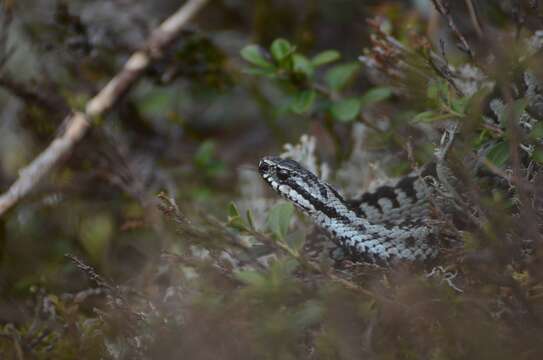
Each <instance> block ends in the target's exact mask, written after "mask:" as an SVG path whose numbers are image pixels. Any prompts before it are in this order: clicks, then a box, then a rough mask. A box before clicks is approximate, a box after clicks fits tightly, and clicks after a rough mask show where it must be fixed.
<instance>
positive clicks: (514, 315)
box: [0, 0, 543, 359]
mask: <svg viewBox="0 0 543 360" xmlns="http://www.w3.org/2000/svg"><path fill="white" fill-rule="evenodd" d="M440 3H446V4H448V9H449V11H450V13H449V14H450V16H451V19H452V20H453V21H454V22H455V25H456V26H457V31H455V30H454V29H451V27H450V26H449V24H450V22H449V21H450V19H449V18H447V16H444V17H443V16H441V15H440V14H439V13H438V12H436V11H435V10H434V7H433V5H432V1H428V0H420V1H415V0H413V1H393V0H389V1H363V2H361V1H355V0H341V1H326V0H312V1H299V0H255V1H251V2H246V1H239V0H217V1H212V2H211V3H210V4H208V5H207V7H206V8H204V10H203V11H202V13H201V14H199V16H198V17H197V18H196V19H195V20H194V21H193V22H192V23H191V25H190V26H189V27H187V29H186V30H185V31H184V32H183V33H182V35H181V36H180V37H179V39H178V40H176V42H175V44H173V46H172V47H171V48H170V49H169V50H168V51H167V52H166V53H164V54H163V58H161V59H160V60H159V61H157V62H155V63H153V65H152V66H151V67H150V68H149V69H148V71H147V72H146V74H145V76H144V78H143V79H141V81H140V82H139V83H138V85H137V86H136V87H135V88H134V89H132V91H131V92H130V93H129V94H128V95H127V96H125V97H124V98H123V99H122V101H121V103H120V104H119V105H118V106H117V107H116V108H115V109H114V110H113V111H112V112H111V113H110V114H108V115H107V116H106V117H105V118H103V119H99V120H98V121H97V122H96V124H94V127H93V129H92V131H91V132H90V134H88V136H87V137H86V138H85V139H84V140H83V141H82V142H81V143H80V144H78V146H77V147H76V149H75V151H74V153H73V154H71V155H70V156H69V158H67V159H65V161H64V162H63V163H62V165H61V166H59V167H58V169H57V170H55V172H54V173H53V174H51V175H50V176H49V177H48V178H47V180H46V181H44V182H43V183H42V184H39V186H38V187H37V188H36V189H35V191H34V192H33V193H32V194H31V196H30V197H28V198H27V199H25V200H24V201H23V202H21V203H20V204H18V205H17V206H16V207H15V208H14V209H12V210H11V211H10V212H9V213H8V214H6V215H4V216H3V217H2V218H0V295H1V296H0V359H4V358H5V359H74V358H78V359H179V358H188V359H217V358H218V359H361V358H383V359H394V358H400V359H418V358H428V359H481V358H485V359H486V358H492V359H510V358H519V359H538V358H540V357H541V356H542V355H543V347H542V344H541V342H540V340H539V339H540V338H541V336H542V335H543V334H542V327H543V306H542V300H543V273H542V272H541V266H540V265H541V257H542V256H543V251H542V249H543V247H542V245H541V242H542V239H541V224H542V223H543V222H542V221H543V220H542V219H543V217H542V216H541V215H542V209H543V201H542V199H543V194H541V191H540V189H541V188H543V186H542V185H543V184H542V183H541V176H542V175H541V163H542V162H543V147H542V139H543V122H542V121H541V118H542V117H543V110H542V109H543V108H542V107H540V105H539V104H540V103H541V102H540V100H541V98H540V97H541V96H542V95H541V92H542V89H541V88H538V87H537V86H535V85H534V86H532V87H530V84H535V83H536V81H535V80H534V81H533V82H532V83H530V81H531V80H530V81H527V80H526V77H525V74H526V71H529V72H530V74H532V75H533V77H534V78H535V79H536V80H537V81H539V82H541V80H542V79H543V73H542V71H541V69H542V67H541V58H540V52H541V50H540V49H541V45H542V44H543V40H542V39H541V33H538V32H537V30H540V28H541V18H542V15H543V8H542V6H541V5H540V4H538V2H537V1H524V0H523V1H501V0H492V1H465V2H464V1H444V0H442V1H440ZM469 4H474V5H475V10H476V12H475V13H473V12H470V11H471V10H470V8H469ZM1 6H2V7H1V12H0V22H1V25H0V114H1V115H0V116H1V118H2V121H1V122H0V186H1V189H2V190H4V189H7V188H8V186H9V185H10V184H11V183H12V182H13V181H14V179H15V178H16V177H17V175H18V171H19V170H20V169H21V168H22V167H23V166H24V165H25V164H27V163H28V162H29V161H30V160H31V159H32V158H34V157H35V156H37V155H38V154H39V153H40V151H41V150H43V149H44V148H45V147H46V146H47V145H48V144H49V143H50V142H51V141H52V139H53V138H54V137H55V135H56V134H57V133H58V131H59V129H62V126H63V125H62V122H63V119H64V118H65V116H66V114H68V112H69V111H70V109H74V110H77V109H81V108H83V107H84V106H85V103H86V101H87V100H88V99H90V98H91V97H92V96H93V95H94V94H95V93H96V92H97V91H98V90H99V89H100V88H101V87H102V86H103V85H104V84H106V83H107V81H108V80H109V79H110V78H111V77H113V76H114V75H115V73H116V72H117V71H118V70H119V68H120V67H121V66H122V64H123V63H124V62H125V61H126V59H127V58H128V56H129V55H130V54H131V53H132V52H133V51H135V50H136V49H139V48H140V47H142V46H144V41H145V38H146V36H147V35H148V34H149V32H150V31H151V30H152V29H153V28H155V27H156V25H157V24H158V23H159V22H160V21H161V20H163V19H164V18H165V17H167V16H168V15H169V14H170V13H171V12H172V11H174V10H175V9H176V7H178V6H179V2H176V1H170V0H160V1H154V2H149V1H131V2H126V1H109V0H98V1H92V2H88V1H81V0H75V1H65V0H20V1H9V0H4V1H2V3H1ZM474 16H475V17H474ZM476 21H479V22H480V23H481V24H479V26H482V29H483V30H484V32H483V34H482V35H481V34H479V30H478V28H477V23H476ZM459 33H460V34H462V35H463V36H464V37H465V38H466V39H467V42H468V44H470V46H472V47H473V48H472V49H471V50H472V53H473V54H474V55H473V56H471V55H470V54H469V53H470V51H469V49H465V48H464V49H463V48H462V46H460V47H459V46H457V45H458V43H461V41H460V40H461V39H459V36H458V34H459ZM538 41H539V42H540V44H539V50H537V51H535V52H532V51H531V50H530V47H531V46H532V45H534V44H533V43H534V42H538ZM530 44H532V45H530ZM536 47H537V46H536ZM451 69H452V70H451ZM453 70H454V71H453ZM497 98H499V99H502V100H503V101H502V103H501V104H496V103H492V100H493V99H497ZM534 99H535V100H534ZM451 123H456V124H458V125H459V132H458V134H457V138H456V139H455V143H454V146H453V147H452V149H451V154H450V166H451V168H452V170H453V171H454V172H455V175H456V178H457V180H458V187H459V189H460V190H459V191H458V192H459V193H460V195H461V196H462V198H463V199H465V200H466V203H469V204H470V205H472V207H466V208H463V211H464V212H463V213H461V216H458V217H459V219H456V218H455V219H453V220H451V223H453V224H452V225H451V226H452V227H455V226H458V227H460V228H461V230H462V231H461V234H460V235H461V236H460V239H459V240H458V241H457V242H458V243H459V244H457V246H456V247H452V248H449V249H446V250H445V251H444V254H443V256H442V258H440V260H439V262H438V263H437V264H433V265H435V267H430V268H424V267H422V266H421V267H416V266H408V265H405V266H404V265H400V266H398V267H394V268H391V269H381V268H375V267H372V266H370V265H364V264H342V266H343V267H340V268H337V266H336V264H331V263H330V262H331V261H330V259H329V256H328V254H324V257H325V258H326V259H327V260H328V261H315V260H314V259H312V258H310V257H309V256H308V255H307V251H306V249H307V248H308V247H309V246H311V245H312V244H313V242H316V239H321V238H322V237H323V236H324V235H323V234H321V233H319V232H318V231H316V230H315V229H314V228H313V227H312V226H311V225H310V224H309V222H308V221H306V219H304V218H303V216H299V214H298V213H297V212H296V211H294V208H293V206H292V205H291V204H290V203H284V202H279V203H276V202H275V200H271V199H275V196H274V195H272V196H273V198H272V196H268V195H266V194H264V192H263V189H262V187H263V183H262V182H260V180H259V179H258V176H257V175H256V174H255V173H256V171H255V165H256V164H257V161H258V159H259V158H260V157H261V156H264V155H269V154H278V153H280V152H281V151H282V150H281V149H282V146H283V145H284V144H285V143H287V142H291V143H295V142H296V141H297V140H298V139H299V138H300V136H301V135H302V134H309V135H311V136H312V137H313V138H314V139H316V142H317V144H318V145H317V147H316V150H315V149H312V150H311V151H313V152H314V153H311V154H310V155H311V156H313V157H316V158H318V160H319V162H321V161H322V162H326V163H327V164H329V166H330V168H331V170H332V171H331V175H330V179H329V180H330V181H331V182H341V181H344V180H342V179H340V175H339V174H340V173H346V174H347V175H346V176H344V177H343V178H345V177H346V178H347V179H350V180H351V181H352V184H358V182H357V180H359V179H364V180H368V179H370V180H371V179H372V178H375V177H376V176H375V174H379V172H384V173H387V174H388V175H390V176H397V175H402V174H405V173H406V172H408V171H409V170H410V169H411V168H412V167H414V166H419V165H421V164H423V163H425V162H427V161H429V160H430V159H432V157H433V155H434V153H435V151H436V150H439V146H438V144H439V140H440V136H441V134H442V133H443V130H444V129H447V128H449V126H450V124H451ZM361 128H362V129H363V130H364V131H363V135H357V134H360V133H361V132H360V131H359V129H361ZM306 155H307V154H306ZM360 159H362V160H360ZM357 161H359V162H357ZM360 161H362V162H360ZM475 163H476V164H477V166H475V165H473V164H475ZM247 164H249V165H247ZM374 164H376V165H375V166H374ZM472 165H473V166H472ZM353 168H354V171H353V170H352V169H353ZM374 168H378V171H375V173H370V174H369V175H367V174H368V169H369V170H371V169H374ZM473 168H476V171H470V170H473ZM345 169H347V170H348V171H347V170H345ZM349 169H351V170H349ZM362 174H365V175H364V176H363V175H362ZM321 175H322V174H321ZM377 177H378V176H377ZM365 186H366V187H367V186H368V184H365ZM359 190H360V191H362V190H363V189H362V188H360V189H359ZM157 194H160V195H158V196H157ZM474 218H475V220H477V221H481V222H482V224H477V225H474V224H473V222H476V221H475V220H474ZM447 225H450V224H447ZM525 245H528V247H529V250H530V251H527V249H526V247H527V246H525ZM526 252H529V253H530V254H529V256H524V255H525V253H526ZM66 254H72V255H69V256H68V257H67V256H66ZM526 257H529V258H530V259H531V260H530V261H526Z"/></svg>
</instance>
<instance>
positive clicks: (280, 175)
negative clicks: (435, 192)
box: [258, 157, 439, 264]
mask: <svg viewBox="0 0 543 360" xmlns="http://www.w3.org/2000/svg"><path fill="white" fill-rule="evenodd" d="M258 170H259V173H260V175H261V176H262V178H263V179H264V180H265V181H266V182H267V183H268V184H269V185H270V186H271V187H272V188H273V189H274V190H275V191H276V192H277V193H279V194H280V195H281V196H283V197H284V198H286V199H288V200H290V201H291V202H293V203H294V204H295V205H296V206H297V207H298V208H300V209H301V210H302V211H303V212H304V213H306V214H307V215H309V216H310V217H312V218H313V220H314V221H315V222H316V224H317V225H319V226H320V227H322V228H324V229H325V230H326V231H327V232H328V233H330V235H331V236H332V237H333V239H334V241H335V242H336V243H337V245H339V246H340V247H341V248H342V250H344V251H345V252H346V253H347V254H348V255H349V257H350V258H352V259H354V260H357V261H364V262H371V263H385V264H389V263H390V262H391V261H395V260H407V261H425V260H429V259H432V258H434V257H435V256H436V255H437V254H438V251H439V246H438V241H437V233H436V229H435V228H434V227H432V226H431V225H429V224H428V222H427V221H426V218H427V215H428V213H429V201H428V198H429V195H430V192H431V188H430V186H429V185H427V184H426V182H425V181H424V177H425V176H427V175H430V174H431V173H433V171H434V168H433V166H427V167H426V168H425V169H424V170H423V171H422V172H421V173H420V174H413V175H409V176H406V177H404V178H402V179H401V180H400V181H399V182H398V183H396V184H395V185H393V186H382V187H380V188H378V189H377V190H375V191H374V192H371V193H365V194H364V195H362V197H361V198H359V199H357V200H350V201H349V200H345V199H344V198H343V197H342V196H341V195H340V194H339V193H338V192H337V191H336V190H335V189H334V188H333V187H332V186H331V185H330V184H327V183H326V182H324V181H322V180H320V179H319V178H318V177H317V176H316V175H315V174H313V173H311V172H310V171H309V170H307V169H305V168H304V167H303V166H301V165H300V164H299V163H298V162H296V161H294V160H290V159H283V158H280V157H265V158H263V159H261V161H260V164H259V167H258Z"/></svg>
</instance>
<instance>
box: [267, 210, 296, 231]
mask: <svg viewBox="0 0 543 360" xmlns="http://www.w3.org/2000/svg"><path fill="white" fill-rule="evenodd" d="M293 213H294V207H293V206H292V204H291V203H280V204H278V205H275V206H274V207H273V208H272V209H271V210H270V213H269V215H268V227H269V229H270V230H271V231H272V233H273V234H274V235H275V236H277V238H278V239H279V240H284V239H285V237H286V235H287V232H288V227H289V225H290V221H291V219H292V214H293Z"/></svg>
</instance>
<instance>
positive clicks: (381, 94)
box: [360, 86, 392, 107]
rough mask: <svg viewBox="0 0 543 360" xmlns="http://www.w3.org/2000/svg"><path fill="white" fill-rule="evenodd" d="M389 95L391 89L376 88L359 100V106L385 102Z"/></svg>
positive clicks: (384, 87)
mask: <svg viewBox="0 0 543 360" xmlns="http://www.w3.org/2000/svg"><path fill="white" fill-rule="evenodd" d="M390 95H392V89H390V88H389V87H386V86H382V87H376V88H373V89H370V90H368V91H367V92H366V93H365V94H364V95H362V98H360V105H361V106H362V107H365V106H368V105H370V104H374V103H377V102H379V101H383V100H386V99H388V98H389V97H390Z"/></svg>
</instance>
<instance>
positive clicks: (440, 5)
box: [432, 0, 475, 58]
mask: <svg viewBox="0 0 543 360" xmlns="http://www.w3.org/2000/svg"><path fill="white" fill-rule="evenodd" d="M432 3H433V4H434V7H435V8H436V10H437V12H438V13H440V14H441V16H443V17H444V18H445V19H446V20H447V24H448V25H449V28H450V29H451V31H452V32H453V34H454V35H456V37H457V38H458V40H460V43H461V44H462V50H464V51H466V52H467V53H468V54H469V56H470V57H472V58H473V57H474V56H475V52H474V51H473V49H472V48H471V46H469V43H468V41H467V40H466V38H465V37H464V35H462V33H461V32H460V30H458V27H457V26H456V23H455V22H454V19H453V17H452V15H451V10H450V8H449V6H450V5H449V2H448V1H447V0H432Z"/></svg>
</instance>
